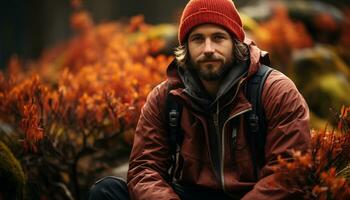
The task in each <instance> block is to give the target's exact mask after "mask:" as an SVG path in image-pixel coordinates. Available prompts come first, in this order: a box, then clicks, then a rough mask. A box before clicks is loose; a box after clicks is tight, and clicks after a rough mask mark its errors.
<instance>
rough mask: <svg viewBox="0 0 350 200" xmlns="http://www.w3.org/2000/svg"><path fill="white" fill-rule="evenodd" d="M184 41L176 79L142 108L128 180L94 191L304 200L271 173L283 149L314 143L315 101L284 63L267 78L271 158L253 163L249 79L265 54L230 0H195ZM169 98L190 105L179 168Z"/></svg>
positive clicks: (185, 19)
mask: <svg viewBox="0 0 350 200" xmlns="http://www.w3.org/2000/svg"><path fill="white" fill-rule="evenodd" d="M178 39H179V44H180V46H179V47H178V49H177V50H176V51H175V55H176V62H175V61H174V62H172V63H171V64H170V66H169V67H168V70H167V74H168V79H167V80H166V81H164V82H163V83H161V84H160V85H158V86H157V87H156V88H154V89H153V91H151V93H150V94H149V96H148V99H147V102H146V104H145V105H144V107H143V108H142V112H141V116H140V119H139V122H138V125H137V128H136V133H135V139H134V145H133V149H132V153H131V157H130V165H129V171H128V178H127V179H128V180H127V187H126V184H125V183H123V182H122V181H120V180H119V179H117V178H113V177H109V178H105V179H103V180H102V181H100V182H99V183H97V184H95V186H94V187H93V189H92V191H91V198H92V199H118V198H119V199H128V198H129V196H130V197H131V199H147V200H152V199H156V200H170V199H171V200H177V199H214V198H215V199H245V200H248V199H255V200H262V199H297V195H298V192H299V191H298V190H294V189H291V188H288V189H287V188H283V187H282V186H281V185H280V184H279V183H278V182H276V180H275V179H274V177H275V174H274V171H273V166H274V164H276V160H277V156H278V155H282V156H285V157H288V156H289V157H290V153H291V151H292V150H293V149H294V150H300V151H303V152H305V151H307V150H308V148H309V145H310V134H309V125H308V120H309V112H308V107H307V105H306V103H305V100H304V99H303V97H302V96H301V94H300V93H299V92H298V90H297V89H296V87H295V85H294V84H293V82H292V81H291V80H290V79H288V78H287V77H286V76H285V75H283V74H282V73H280V72H278V71H276V70H274V71H272V72H271V73H270V74H269V76H268V77H267V79H266V82H265V84H264V87H263V90H262V96H261V102H262V103H261V104H262V106H263V109H264V112H265V116H266V121H267V128H266V133H265V135H266V138H265V147H264V150H263V152H262V154H263V156H264V164H263V165H260V166H259V167H258V170H257V171H255V169H254V163H253V162H254V160H253V159H252V156H253V155H252V152H253V151H252V150H251V149H252V148H251V147H250V145H249V142H248V141H247V133H248V131H249V130H247V129H248V128H247V120H246V117H245V116H246V114H247V113H248V112H249V111H251V110H252V104H251V103H250V102H249V101H248V100H247V97H246V86H247V82H248V80H250V79H251V78H252V77H253V76H254V75H255V73H257V71H258V69H259V67H261V66H262V64H269V61H268V57H267V54H266V53H265V52H263V51H261V50H259V49H258V48H257V47H256V46H255V44H254V43H253V42H252V41H250V40H248V39H245V33H244V31H243V28H242V22H241V19H240V16H239V13H238V12H237V10H236V8H235V6H234V4H233V2H232V1H231V0H191V1H189V2H188V4H187V5H186V7H185V9H184V11H183V13H182V17H181V21H180V25H179V33H178ZM169 88H172V89H169ZM169 90H170V91H169ZM169 96H172V98H173V99H175V100H176V101H177V102H178V103H179V104H181V106H182V112H181V116H180V118H179V120H180V126H181V129H182V132H183V136H184V137H183V141H182V144H181V146H180V151H179V155H178V156H179V157H178V159H177V160H178V162H177V163H176V166H172V164H173V162H172V159H171V155H170V153H169V152H170V145H169V128H168V121H167V114H168V113H167V111H166V101H167V100H166V99H167V98H169ZM174 167H175V168H174ZM170 168H173V169H174V171H173V173H171V176H169V171H172V170H169V169H170ZM169 177H170V178H169ZM127 188H128V189H127ZM101 191H102V192H101ZM103 196H105V197H103ZM107 196H109V198H107Z"/></svg>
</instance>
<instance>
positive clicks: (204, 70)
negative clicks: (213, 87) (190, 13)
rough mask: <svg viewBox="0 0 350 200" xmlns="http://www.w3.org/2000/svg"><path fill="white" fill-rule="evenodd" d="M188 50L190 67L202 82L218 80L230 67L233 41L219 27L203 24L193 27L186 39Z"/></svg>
mask: <svg viewBox="0 0 350 200" xmlns="http://www.w3.org/2000/svg"><path fill="white" fill-rule="evenodd" d="M188 50H189V54H190V61H191V64H192V66H190V67H192V68H193V69H194V70H195V72H197V74H198V75H199V77H200V78H201V79H202V80H205V81H217V80H220V79H221V78H222V77H224V76H225V74H227V73H226V72H228V71H229V69H230V67H231V64H232V59H233V56H232V55H233V54H232V51H233V41H232V38H231V36H230V34H229V33H228V32H227V31H226V30H225V29H223V28H221V27H220V26H217V25H214V24H204V25H200V26H197V27H195V28H194V29H193V30H192V31H191V33H190V35H189V37H188Z"/></svg>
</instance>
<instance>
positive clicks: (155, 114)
mask: <svg viewBox="0 0 350 200" xmlns="http://www.w3.org/2000/svg"><path fill="white" fill-rule="evenodd" d="M164 87H165V86H164V83H163V84H161V85H160V86H157V87H156V88H154V89H153V90H152V91H151V92H150V94H149V95H148V97H147V101H146V103H145V105H144V106H143V108H142V110H141V115H140V118H139V121H138V124H137V127H136V132H135V137H134V144H133V148H132V152H131V156H130V162H129V170H128V174H127V182H128V188H129V193H130V197H131V199H134V200H141V199H146V200H149V199H157V200H179V197H178V196H177V194H176V193H175V192H174V191H173V189H172V187H171V186H170V185H169V184H168V183H167V182H166V181H165V179H164V177H165V175H166V173H167V169H168V167H169V165H170V157H169V153H168V145H167V136H166V135H167V132H166V130H165V129H166V128H165V127H166V125H165V124H164V119H162V118H164V117H162V114H161V113H162V112H161V108H164V105H163V104H164V96H165V92H166V91H165V89H164ZM161 88H163V90H161ZM161 96H163V98H162V97H161ZM162 99H163V101H162Z"/></svg>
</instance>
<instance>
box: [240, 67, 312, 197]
mask: <svg viewBox="0 0 350 200" xmlns="http://www.w3.org/2000/svg"><path fill="white" fill-rule="evenodd" d="M270 77H271V78H270ZM262 102H263V105H264V108H265V113H266V118H267V121H268V129H267V135H266V145H265V160H266V165H265V166H264V167H263V168H262V170H261V171H260V180H259V181H258V182H257V183H256V184H255V186H254V188H253V190H251V191H250V192H248V193H247V194H246V195H245V196H244V197H243V198H242V199H243V200H256V199H259V200H265V199H266V200H267V199H274V200H278V199H283V200H286V199H298V198H297V196H298V195H300V191H299V190H298V189H296V188H295V189H293V188H284V187H283V186H282V185H281V184H279V183H278V182H276V180H275V174H274V172H273V170H272V166H273V165H274V164H276V160H277V156H278V155H282V156H283V157H290V155H291V150H293V149H294V150H300V151H302V152H306V151H308V149H309V148H310V142H311V139H310V129H309V110H308V106H307V104H306V102H305V100H304V98H303V97H302V95H301V94H300V93H299V91H298V90H297V88H296V87H295V85H294V83H293V82H292V81H291V80H290V79H289V78H287V77H286V76H285V75H283V74H282V73H280V72H278V71H273V72H272V73H271V74H270V76H269V78H268V79H267V80H266V83H265V87H264V90H263V94H262Z"/></svg>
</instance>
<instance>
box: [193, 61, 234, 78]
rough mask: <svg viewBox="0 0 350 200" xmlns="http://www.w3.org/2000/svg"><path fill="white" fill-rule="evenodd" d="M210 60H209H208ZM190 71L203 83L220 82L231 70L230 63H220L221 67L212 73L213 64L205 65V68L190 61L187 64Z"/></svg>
mask: <svg viewBox="0 0 350 200" xmlns="http://www.w3.org/2000/svg"><path fill="white" fill-rule="evenodd" d="M208 60H210V59H208ZM188 67H189V69H190V71H192V72H194V73H196V74H197V75H198V77H199V78H200V79H202V80H205V81H218V80H222V79H223V78H224V77H225V76H226V75H227V74H228V72H229V71H230V69H231V68H232V61H231V62H224V61H222V62H221V66H219V68H218V69H217V70H216V71H213V69H212V68H213V67H214V66H213V64H206V66H205V67H201V64H200V63H199V62H194V61H191V62H190V63H189V66H188Z"/></svg>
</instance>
